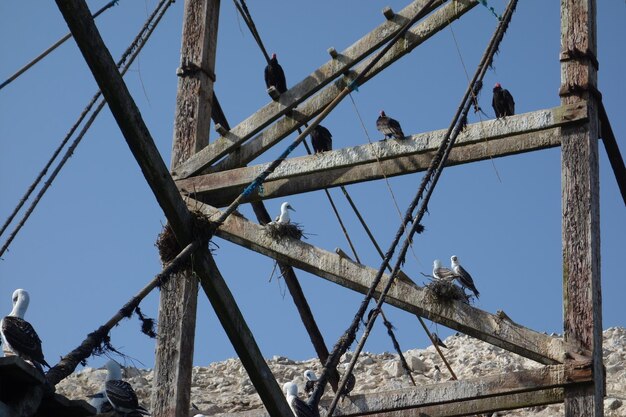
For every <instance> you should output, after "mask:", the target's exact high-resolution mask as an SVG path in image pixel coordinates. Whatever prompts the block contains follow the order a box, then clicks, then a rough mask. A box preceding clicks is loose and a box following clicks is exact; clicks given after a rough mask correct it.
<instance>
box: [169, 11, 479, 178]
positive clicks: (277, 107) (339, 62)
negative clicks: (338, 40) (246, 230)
mask: <svg viewBox="0 0 626 417" xmlns="http://www.w3.org/2000/svg"><path fill="white" fill-rule="evenodd" d="M424 3H425V1H423V0H420V1H415V2H413V3H412V4H411V5H409V6H408V7H407V8H405V9H404V10H402V11H401V12H399V13H398V14H397V15H396V16H395V17H394V19H393V20H391V21H387V22H385V23H383V24H382V25H381V26H379V27H378V28H376V29H375V30H374V31H372V32H371V33H370V34H368V35H366V36H365V37H363V38H362V39H361V40H359V41H357V42H356V43H355V44H354V45H352V46H350V47H349V48H348V49H346V50H345V51H343V52H341V53H340V54H339V55H338V56H337V58H333V59H332V60H330V61H329V62H328V63H326V64H324V65H323V66H322V67H320V68H318V69H317V70H316V71H315V72H314V73H313V74H311V75H310V76H309V77H307V78H306V79H305V80H303V81H302V82H300V83H299V84H297V85H296V86H294V87H292V88H291V89H290V90H289V91H287V92H286V93H284V94H282V95H281V97H280V101H279V102H272V103H270V104H268V105H266V106H265V107H263V108H262V109H260V110H259V111H257V112H256V113H255V114H253V115H252V116H250V117H249V118H248V119H246V120H244V121H243V122H241V123H240V124H239V125H238V126H236V127H235V128H233V129H232V130H231V131H230V132H229V134H228V135H227V136H226V137H222V138H219V139H218V140H217V141H216V142H215V143H214V144H211V145H209V146H208V147H207V148H205V149H203V150H202V151H201V152H199V153H198V154H197V155H194V156H193V157H192V158H190V159H189V160H188V161H186V162H185V163H184V164H182V165H181V166H179V167H178V168H177V169H176V170H175V172H173V175H174V177H175V178H179V179H180V178H186V177H189V176H192V175H195V174H197V173H199V172H201V171H203V170H204V169H207V168H208V167H209V165H210V164H212V163H214V162H215V161H217V160H218V159H219V158H220V157H222V156H224V155H225V154H226V153H227V152H230V151H232V150H234V149H237V148H238V147H239V146H241V144H242V143H244V142H245V141H247V140H249V139H251V138H252V136H253V135H256V134H257V133H259V132H260V131H261V130H262V129H264V128H265V127H267V126H268V125H269V124H270V123H272V122H274V121H275V120H277V119H278V118H279V117H280V116H283V115H285V114H290V117H286V118H284V119H283V120H280V121H279V122H278V123H276V124H274V125H273V126H271V127H270V128H269V129H266V130H265V131H263V132H262V133H261V134H259V135H257V136H256V137H255V138H254V140H253V142H254V143H256V144H255V145H254V146H253V147H252V148H251V147H250V146H245V153H244V155H242V158H241V159H239V158H237V159H236V160H230V159H229V158H227V160H228V161H229V162H225V165H222V164H217V165H216V167H215V168H211V169H212V170H223V169H231V168H234V167H240V166H243V165H245V164H246V163H248V162H250V161H251V160H252V159H253V158H254V157H255V156H256V155H259V154H260V153H261V152H263V150H265V149H267V148H268V147H270V146H272V145H274V144H275V143H277V142H278V141H279V140H280V139H282V138H284V137H285V136H287V135H288V134H289V133H291V132H293V131H295V130H296V129H297V128H298V127H300V126H302V125H303V124H304V123H305V122H307V121H309V120H311V119H312V118H313V117H315V116H316V115H317V114H319V113H320V112H321V111H322V109H323V108H324V107H325V106H326V105H328V104H329V103H330V102H331V101H332V100H333V99H334V98H335V97H336V96H337V95H338V94H339V92H340V91H341V90H343V89H344V87H345V86H346V81H345V80H343V79H340V80H338V81H337V82H335V83H334V84H333V85H332V86H330V87H328V88H326V89H325V90H323V91H322V92H320V93H319V94H317V95H315V96H314V97H312V98H311V99H309V100H308V101H307V102H306V103H304V105H303V106H299V107H298V109H297V110H294V106H295V105H299V104H301V103H302V102H303V100H304V99H305V98H308V97H310V96H311V95H312V94H313V93H315V92H317V91H319V89H320V88H321V87H322V86H324V85H327V84H328V83H329V82H331V81H332V79H334V78H336V77H337V76H339V75H341V74H342V73H344V72H346V71H347V70H348V69H350V67H351V66H352V65H354V64H355V63H356V62H358V61H360V60H362V59H363V58H365V57H366V56H367V55H368V54H370V53H371V52H372V51H373V50H375V49H376V48H378V47H380V46H381V45H382V44H384V43H385V42H386V41H388V40H389V39H391V38H392V37H393V36H394V35H395V34H396V33H397V32H398V31H399V30H400V29H401V25H402V24H403V23H404V22H406V20H408V19H410V18H411V17H412V16H414V15H415V14H417V12H418V11H419V9H420V5H423V4H424ZM436 4H437V5H439V4H441V2H437V3H436ZM476 4H477V1H476V0H455V1H454V2H451V3H450V4H448V5H446V6H444V7H443V8H441V10H437V11H436V12H435V13H433V15H431V16H429V17H428V18H426V19H425V20H424V22H422V23H420V24H418V25H417V26H416V27H415V28H413V29H412V30H410V31H409V32H407V34H406V36H405V41H404V42H398V43H397V45H396V46H395V47H394V48H393V49H392V50H391V51H389V53H387V55H386V56H385V57H384V58H383V59H382V60H381V61H380V62H379V63H378V64H377V65H376V66H375V67H374V68H372V70H371V71H370V72H369V74H368V76H367V77H366V78H365V79H364V80H363V81H362V82H361V84H363V83H364V82H366V81H367V80H369V79H371V78H372V77H373V76H374V75H376V74H378V73H379V72H380V71H382V70H383V69H384V68H386V67H387V66H389V65H391V64H392V63H393V62H395V61H396V60H398V59H399V58H401V57H402V56H404V55H406V54H407V53H409V52H410V51H411V50H413V49H414V48H415V47H417V46H418V45H419V44H421V43H422V42H424V41H425V40H426V39H428V38H430V37H431V36H432V35H434V34H435V33H436V32H438V31H439V30H441V29H442V28H444V27H445V26H446V25H447V24H448V23H449V22H450V21H451V20H454V19H457V18H458V17H460V16H461V15H463V14H464V13H465V12H467V11H469V10H470V9H471V8H472V7H474V6H475V5H476ZM370 59H371V58H370ZM367 62H369V60H366V62H364V63H362V64H360V65H359V66H358V68H359V69H362V68H364V67H365V66H366V65H367ZM357 72H358V70H357ZM294 118H297V119H298V120H297V121H296V120H295V119H294ZM243 149H244V148H243V147H242V151H243Z"/></svg>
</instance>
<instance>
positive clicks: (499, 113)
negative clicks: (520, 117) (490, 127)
mask: <svg viewBox="0 0 626 417" xmlns="http://www.w3.org/2000/svg"><path fill="white" fill-rule="evenodd" d="M491 105H492V106H493V111H495V112H496V117H497V118H500V117H505V116H513V115H514V114H515V101H514V100H513V96H512V95H511V93H509V90H507V89H506V88H502V86H501V85H500V83H496V85H495V86H494V87H493V100H491Z"/></svg>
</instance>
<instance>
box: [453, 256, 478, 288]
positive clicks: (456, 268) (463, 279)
mask: <svg viewBox="0 0 626 417" xmlns="http://www.w3.org/2000/svg"><path fill="white" fill-rule="evenodd" d="M450 262H451V264H452V265H451V266H452V271H453V272H454V273H455V274H456V275H458V276H457V277H456V278H457V279H458V280H459V282H460V283H461V285H462V286H463V287H465V288H469V289H470V291H472V292H473V293H474V295H475V296H476V298H478V296H479V295H480V293H479V292H478V290H477V289H476V287H475V286H474V280H473V279H472V276H471V275H470V274H469V272H467V271H466V270H465V269H463V267H462V266H461V265H460V264H459V258H457V256H456V255H452V256H451V257H450Z"/></svg>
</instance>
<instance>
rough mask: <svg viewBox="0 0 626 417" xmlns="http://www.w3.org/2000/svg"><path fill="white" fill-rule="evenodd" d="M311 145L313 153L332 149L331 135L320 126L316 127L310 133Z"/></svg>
mask: <svg viewBox="0 0 626 417" xmlns="http://www.w3.org/2000/svg"><path fill="white" fill-rule="evenodd" d="M311 145H313V151H314V152H315V153H320V152H326V151H330V150H332V149H333V135H331V133H330V131H329V130H328V129H326V128H325V127H324V126H322V125H317V126H315V127H314V128H313V130H312V131H311Z"/></svg>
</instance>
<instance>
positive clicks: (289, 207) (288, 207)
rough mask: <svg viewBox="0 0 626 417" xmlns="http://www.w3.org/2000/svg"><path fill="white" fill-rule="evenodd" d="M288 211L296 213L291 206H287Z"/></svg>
mask: <svg viewBox="0 0 626 417" xmlns="http://www.w3.org/2000/svg"><path fill="white" fill-rule="evenodd" d="M287 209H289V210H291V211H296V209H295V208H293V207H291V206H287Z"/></svg>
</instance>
